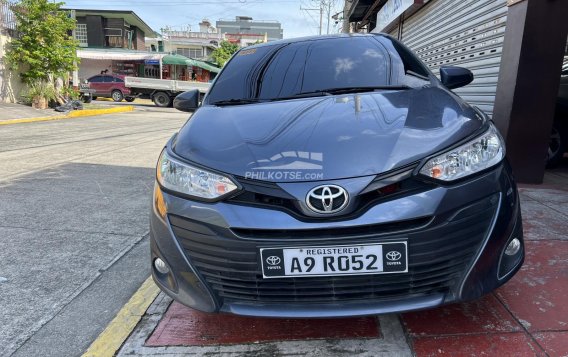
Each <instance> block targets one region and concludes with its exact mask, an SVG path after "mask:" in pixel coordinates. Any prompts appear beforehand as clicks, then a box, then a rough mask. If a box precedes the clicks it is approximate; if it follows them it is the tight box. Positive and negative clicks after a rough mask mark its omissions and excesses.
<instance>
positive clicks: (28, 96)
mask: <svg viewBox="0 0 568 357" xmlns="http://www.w3.org/2000/svg"><path fill="white" fill-rule="evenodd" d="M56 96H57V93H56V91H55V88H54V87H53V84H51V83H48V82H46V81H34V82H31V83H30V84H29V85H28V89H27V90H26V91H24V92H23V94H22V98H23V99H24V102H25V103H26V104H30V103H31V102H33V100H34V99H36V98H45V99H47V100H48V101H50V100H55V98H56Z"/></svg>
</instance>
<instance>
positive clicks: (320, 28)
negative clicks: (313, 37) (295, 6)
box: [300, 1, 323, 35]
mask: <svg viewBox="0 0 568 357" xmlns="http://www.w3.org/2000/svg"><path fill="white" fill-rule="evenodd" d="M322 3H323V1H322ZM300 10H304V11H319V13H320V21H319V34H320V35H321V31H322V28H323V7H322V6H321V5H320V7H319V8H317V9H308V8H305V7H301V6H300ZM310 17H311V18H312V19H313V20H315V19H314V18H313V16H311V15H310Z"/></svg>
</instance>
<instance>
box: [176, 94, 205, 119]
mask: <svg viewBox="0 0 568 357" xmlns="http://www.w3.org/2000/svg"><path fill="white" fill-rule="evenodd" d="M199 95H200V94H199V90H198V89H193V90H190V91H187V92H183V93H181V94H179V95H178V96H177V97H175V99H174V108H176V109H177V110H181V111H182V112H190V113H193V112H194V111H196V110H197V108H199Z"/></svg>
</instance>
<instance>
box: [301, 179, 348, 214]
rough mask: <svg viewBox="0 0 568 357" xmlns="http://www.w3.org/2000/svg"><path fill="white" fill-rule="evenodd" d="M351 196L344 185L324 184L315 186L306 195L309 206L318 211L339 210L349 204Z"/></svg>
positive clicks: (333, 211)
mask: <svg viewBox="0 0 568 357" xmlns="http://www.w3.org/2000/svg"><path fill="white" fill-rule="evenodd" d="M348 202H349V196H348V195H347V191H345V189H344V188H343V187H340V186H336V185H323V186H318V187H315V188H313V189H312V190H311V191H310V192H308V195H307V197H306V204H307V205H308V207H309V208H310V209H311V210H312V211H314V212H317V213H323V214H330V213H335V212H339V211H341V210H342V209H344V208H345V206H347V203H348Z"/></svg>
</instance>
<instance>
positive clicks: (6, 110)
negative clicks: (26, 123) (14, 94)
mask: <svg viewBox="0 0 568 357" xmlns="http://www.w3.org/2000/svg"><path fill="white" fill-rule="evenodd" d="M60 114H61V113H58V112H56V111H55V110H53V109H51V108H49V109H34V108H32V107H30V106H27V105H23V104H15V103H0V121H2V120H12V119H27V118H37V117H47V116H52V115H60Z"/></svg>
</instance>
